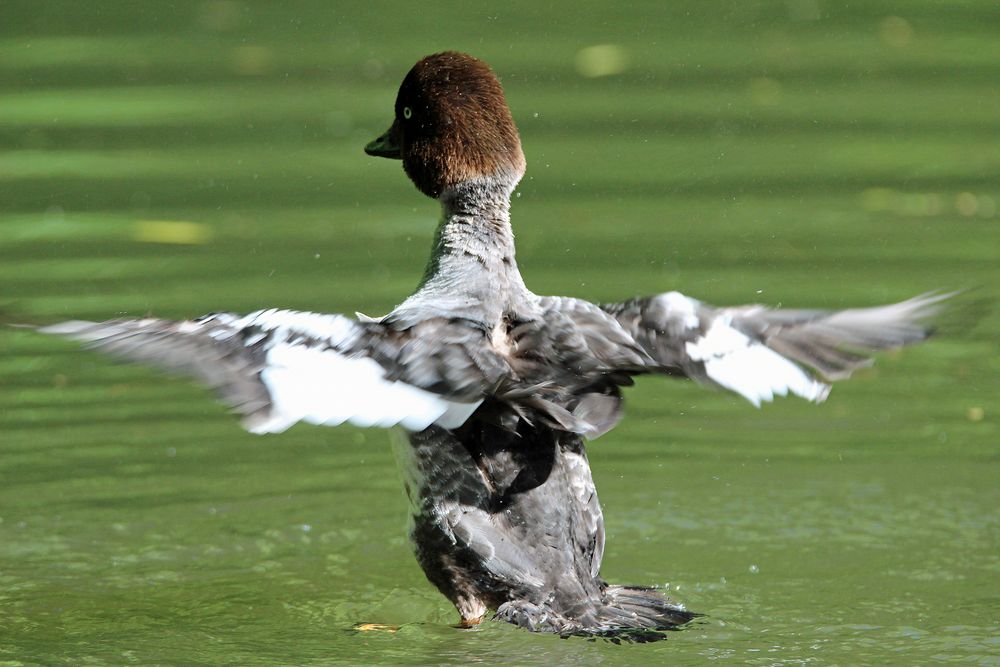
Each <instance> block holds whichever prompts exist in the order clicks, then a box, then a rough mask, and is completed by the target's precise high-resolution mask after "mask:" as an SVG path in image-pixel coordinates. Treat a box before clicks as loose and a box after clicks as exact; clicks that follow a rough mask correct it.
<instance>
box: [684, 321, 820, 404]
mask: <svg viewBox="0 0 1000 667" xmlns="http://www.w3.org/2000/svg"><path fill="white" fill-rule="evenodd" d="M685 350H686V351H687V353H688V355H689V356H690V357H691V359H693V360H695V361H701V362H702V363H703V364H704V366H705V373H706V374H707V375H708V377H709V378H710V379H712V380H713V381H715V382H716V383H718V384H719V385H720V386H722V387H724V388H726V389H729V390H730V391H734V392H736V393H737V394H739V395H740V396H742V397H743V398H745V399H747V400H748V401H750V402H751V403H753V404H754V405H755V406H757V407H760V403H761V401H772V400H774V397H775V395H777V396H785V395H787V394H788V392H792V393H793V394H795V395H796V396H801V397H802V398H805V399H807V400H810V401H815V402H817V403H818V402H820V401H822V400H824V399H825V398H826V396H827V394H828V393H829V392H830V386H829V385H826V384H824V383H822V382H819V381H818V380H816V379H814V378H812V377H810V376H809V375H808V374H807V373H806V372H805V371H804V370H802V369H801V368H799V367H798V366H797V365H796V364H795V363H794V362H792V361H789V360H788V359H786V358H784V357H783V356H781V355H780V354H778V353H777V352H775V351H774V350H771V349H770V348H768V347H767V346H766V345H764V344H763V343H760V342H757V341H755V340H751V339H750V338H748V337H747V336H746V335H744V334H743V333H741V332H740V331H738V330H737V329H735V328H733V327H732V326H731V320H730V318H729V316H728V315H719V316H718V317H716V318H715V320H713V321H712V324H711V325H710V326H709V328H708V330H707V331H706V332H705V335H704V336H702V337H701V338H699V339H698V340H694V341H690V342H688V343H686V344H685Z"/></svg>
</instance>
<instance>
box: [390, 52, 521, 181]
mask: <svg viewBox="0 0 1000 667" xmlns="http://www.w3.org/2000/svg"><path fill="white" fill-rule="evenodd" d="M394 124H395V125H396V126H397V130H398V133H399V139H400V145H401V148H402V156H403V168H404V169H405V170H406V174H407V175H408V176H409V177H410V179H411V180H412V181H413V182H414V184H416V186H417V188H418V189H419V190H420V191H421V192H423V193H424V194H425V195H427V196H429V197H435V198H437V197H439V196H440V195H441V193H442V191H444V190H445V189H446V188H449V187H451V186H454V185H456V184H458V183H462V182H465V181H469V180H474V179H477V178H490V179H493V180H496V181H500V182H502V183H504V184H507V185H508V186H509V187H510V188H513V187H514V185H516V184H517V182H518V181H519V180H520V179H521V176H522V175H523V174H524V153H523V152H522V151H521V139H520V137H519V136H518V133H517V127H516V126H515V125H514V119H513V117H512V116H511V113H510V109H508V108H507V102H506V100H505V99H504V94H503V88H502V87H501V86H500V82H499V81H498V80H497V78H496V76H495V75H494V74H493V71H492V70H490V68H489V66H488V65H487V64H486V63H484V62H483V61H481V60H477V59H476V58H473V57H472V56H469V55H466V54H464V53H457V52H455V51H446V52H444V53H436V54H434V55H431V56H427V57H426V58H424V59H423V60H421V61H420V62H418V63H417V64H416V65H414V66H413V68H412V69H411V70H410V72H409V73H408V74H407V75H406V78H405V79H404V80H403V83H402V85H401V86H400V87H399V94H398V96H397V98H396V118H395V123H394Z"/></svg>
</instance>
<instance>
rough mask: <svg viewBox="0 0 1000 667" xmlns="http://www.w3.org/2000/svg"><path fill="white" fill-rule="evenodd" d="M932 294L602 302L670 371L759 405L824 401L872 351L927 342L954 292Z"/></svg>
mask: <svg viewBox="0 0 1000 667" xmlns="http://www.w3.org/2000/svg"><path fill="white" fill-rule="evenodd" d="M951 296H952V294H947V293H930V294H924V295H921V296H918V297H915V298H912V299H909V300H907V301H902V302H900V303H895V304H890V305H886V306H877V307H873V308H852V309H848V310H841V311H824V310H775V309H771V308H767V307H765V306H759V305H751V306H739V307H733V308H716V307H713V306H710V305H707V304H704V303H701V302H699V301H697V300H695V299H691V298H689V297H686V296H684V295H682V294H679V293H677V292H667V293H664V294H659V295H657V296H653V297H649V298H642V299H633V300H631V301H626V302H624V303H617V304H607V305H604V306H602V308H604V309H605V310H606V311H607V312H608V313H609V314H611V315H613V316H614V317H615V318H616V319H617V320H618V321H619V322H620V323H621V325H622V327H623V328H624V329H625V330H626V331H628V332H629V333H630V334H631V335H632V336H633V337H634V338H635V340H636V341H637V342H638V343H639V344H640V345H641V346H642V347H643V348H644V349H645V350H646V352H647V353H649V355H650V356H651V357H652V358H653V359H655V361H656V363H657V364H659V365H660V368H659V370H660V371H661V372H666V373H674V374H679V375H684V376H687V377H690V378H693V379H696V380H699V381H702V382H707V383H709V384H715V385H719V386H722V387H724V388H726V389H730V390H732V391H735V392H737V393H739V394H741V395H743V396H744V397H746V398H747V399H748V400H750V401H751V402H753V403H755V404H759V402H760V401H761V400H771V399H772V398H773V396H774V395H775V394H782V395H783V394H785V393H787V392H791V393H794V394H797V395H799V396H803V397H805V398H808V399H810V400H816V401H819V400H823V399H824V398H825V397H826V393H827V391H828V387H826V385H823V384H822V383H820V382H818V381H816V380H815V379H814V378H813V377H811V376H810V374H809V373H807V372H806V371H805V370H804V369H803V368H802V367H803V366H805V367H807V368H809V369H811V370H812V371H814V372H815V373H816V374H817V375H819V376H821V377H823V378H825V379H826V380H840V379H844V378H847V377H849V376H850V374H851V373H852V372H853V371H854V370H856V369H858V368H861V367H864V366H868V365H870V364H871V363H872V359H871V357H872V355H874V354H875V353H876V352H879V351H881V350H888V349H893V348H897V347H901V346H904V345H909V344H912V343H916V342H919V341H921V340H923V339H925V338H926V337H927V336H928V335H930V333H931V327H930V325H929V321H930V320H931V319H932V318H933V317H934V316H935V315H936V314H937V313H938V312H939V311H940V310H941V309H942V307H943V302H944V301H945V300H946V299H948V298H949V297H951Z"/></svg>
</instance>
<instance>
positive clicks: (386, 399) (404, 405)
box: [41, 310, 502, 433]
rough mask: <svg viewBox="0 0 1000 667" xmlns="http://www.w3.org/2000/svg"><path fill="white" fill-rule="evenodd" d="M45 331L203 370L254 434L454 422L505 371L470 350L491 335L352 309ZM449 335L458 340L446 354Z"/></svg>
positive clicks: (192, 371)
mask: <svg viewBox="0 0 1000 667" xmlns="http://www.w3.org/2000/svg"><path fill="white" fill-rule="evenodd" d="M41 331H42V332H44V333H49V334H58V335H62V336H66V337H68V338H72V339H74V340H78V341H81V342H84V343H86V344H87V345H88V347H92V348H94V349H98V350H101V351H103V352H107V353H109V354H112V355H114V356H117V357H121V358H123V359H127V360H129V361H137V362H142V363H149V364H152V365H154V366H159V367H161V368H164V369H167V370H170V371H173V372H177V373H181V374H184V375H189V376H191V377H194V378H196V379H197V380H200V381H201V382H203V383H205V384H207V385H208V386H209V387H211V388H213V389H214V390H215V391H216V392H217V393H218V394H219V396H220V397H221V398H222V400H223V401H224V402H225V403H227V404H228V405H230V406H231V407H232V408H233V409H234V410H235V411H236V412H238V413H240V414H241V415H243V425H244V427H246V428H247V429H248V430H250V431H253V432H254V433H274V432H280V431H284V430H285V429H287V428H289V427H290V426H291V425H292V424H295V423H296V422H299V421H305V422H309V423H312V424H322V425H328V426H334V425H337V424H342V423H344V422H351V423H352V424H355V425H358V426H382V427H389V426H396V425H400V426H403V427H404V428H406V429H408V430H411V431H418V430H422V429H424V428H427V427H428V426H430V425H431V424H438V425H440V426H443V427H445V428H455V427H457V426H459V425H461V424H462V423H463V422H464V421H465V420H466V419H467V418H468V417H469V416H470V415H471V414H472V413H473V412H474V411H475V409H476V408H477V407H478V405H479V404H480V403H481V402H482V399H483V396H484V393H485V392H486V391H487V390H488V389H489V386H490V385H491V383H495V382H496V376H498V375H499V374H502V368H501V367H500V366H499V365H498V364H497V363H496V362H495V361H494V362H493V363H492V365H490V364H489V363H485V362H483V360H482V359H479V358H477V356H476V354H475V353H474V352H469V350H470V349H474V348H475V347H476V346H475V344H474V343H475V342H476V339H477V337H479V338H481V337H482V335H481V333H479V332H477V331H475V330H469V329H467V328H463V327H459V326H456V325H452V324H449V323H447V322H429V323H426V324H425V325H423V328H421V329H419V330H408V331H402V332H400V331H394V330H391V329H389V328H387V327H385V326H383V325H381V324H377V323H364V322H356V321H354V320H352V319H350V318H347V317H344V316H342V315H320V314H315V313H305V312H296V311H287V310H262V311H257V312H254V313H251V314H249V315H246V316H239V315H233V314H229V313H217V314H212V315H206V316H205V317H202V318H200V319H198V320H192V321H182V322H174V321H169V320H161V319H151V318H150V319H123V320H111V321H108V322H81V321H70V322H63V323H60V324H56V325H53V326H49V327H44V328H42V329H41ZM442 341H445V342H442ZM449 341H450V342H451V343H456V344H457V347H456V348H455V349H451V350H447V351H443V350H441V349H440V346H441V345H445V344H447V343H448V342H449ZM463 342H464V343H465V345H464V346H463V345H462V343H463ZM487 361H490V360H487ZM477 362H478V363H477Z"/></svg>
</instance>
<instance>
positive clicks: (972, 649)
mask: <svg viewBox="0 0 1000 667" xmlns="http://www.w3.org/2000/svg"><path fill="white" fill-rule="evenodd" d="M840 4H845V3H828V2H818V1H816V2H813V1H812V0H789V1H788V2H743V1H739V2H736V1H734V2H727V3H720V2H708V3H706V2H675V3H670V5H669V9H664V8H663V7H661V3H639V4H635V5H625V6H619V5H614V6H612V5H611V4H610V3H609V4H607V5H605V4H603V3H590V4H588V3H582V4H581V3H572V4H566V5H562V6H558V5H550V4H547V3H539V2H533V3H513V4H511V3H505V4H504V5H503V6H500V7H498V8H497V9H493V10H490V11H487V10H485V9H482V8H478V7H473V6H471V5H467V4H466V3H453V4H451V5H446V4H441V3H434V4H433V6H427V4H426V3H395V4H373V5H371V6H368V5H367V4H366V5H362V3H356V4H347V3H324V2H313V3H307V2H298V3H281V4H279V3H240V2H225V1H215V2H172V3H169V4H168V3H125V2H121V3H117V2H97V3H69V2H46V3H27V2H4V3H3V4H0V148H2V152H0V301H2V302H3V303H2V308H3V310H4V311H6V312H7V313H8V315H7V316H6V317H7V319H11V318H13V319H15V320H16V319H18V318H28V319H32V320H35V321H51V320H55V319H63V318H107V317H113V316H117V315H121V314H128V315H142V314H145V313H148V312H152V313H155V314H157V315H161V316H167V317H183V316H190V315H197V314H201V313H203V312H208V311H212V310H233V311H249V310H253V309H257V308H260V307H265V306H274V305H280V306H285V307H291V308H300V309H310V310H320V311H327V312H346V313H353V312H354V311H356V310H361V311H364V312H367V313H369V314H381V313H383V312H385V311H387V310H388V309H390V308H391V307H392V306H393V305H394V304H395V303H397V302H398V301H400V300H401V299H402V298H403V297H404V296H405V295H406V294H408V291H409V290H410V289H412V287H413V286H414V285H415V283H416V281H417V279H418V277H419V276H420V274H421V271H422V268H423V261H424V258H425V257H426V254H427V252H428V249H429V245H430V235H431V231H432V229H433V226H434V224H435V220H436V216H437V210H436V209H435V205H434V203H433V202H430V201H429V200H426V199H424V198H422V197H421V196H420V195H419V194H417V193H416V191H415V190H414V189H413V188H412V186H410V185H409V183H408V182H407V181H406V180H405V178H404V177H403V174H402V173H401V170H400V168H399V164H398V163H393V162H390V161H386V160H375V159H371V158H367V157H366V156H364V155H363V153H362V151H361V147H362V146H363V145H364V143H365V142H366V141H368V140H370V139H371V138H373V137H374V136H375V135H376V134H378V133H379V132H381V131H382V130H384V129H385V127H386V126H387V124H388V122H389V116H390V112H391V104H392V101H393V99H394V96H395V89H396V86H397V84H398V80H399V79H400V78H401V76H402V75H403V73H405V71H406V69H407V68H408V67H409V66H410V65H411V64H412V63H413V62H414V61H415V60H416V59H417V58H418V57H420V56H422V55H424V54H427V53H430V52H433V51H436V50H441V49H444V48H456V49H461V50H467V51H470V52H472V53H474V54H476V55H479V56H480V57H483V58H485V59H487V60H488V61H489V62H491V63H492V64H493V65H494V67H495V69H496V70H497V71H498V72H499V73H500V75H501V78H502V80H503V82H504V84H505V86H506V88H507V93H508V98H509V101H510V103H511V106H512V108H513V110H514V114H515V117H516V118H517V120H518V122H519V126H520V128H521V131H522V134H523V139H524V144H525V152H526V154H527V156H528V162H529V170H528V177H527V178H526V179H525V181H524V182H523V183H522V185H521V187H520V189H519V192H518V198H517V199H516V201H515V206H514V210H513V216H514V221H515V229H516V232H517V234H518V241H519V261H520V264H521V267H522V270H523V273H524V275H525V278H526V280H527V281H528V284H529V285H530V286H531V287H532V288H533V289H534V290H535V291H537V292H539V293H543V294H547V293H555V294H572V295H576V296H581V297H585V298H588V299H592V300H614V299H620V298H624V297H628V296H630V295H633V294H643V293H647V294H648V293H655V292H659V291H665V290H668V289H679V290H682V291H684V292H686V293H689V294H692V295H695V296H697V297H700V298H702V299H705V300H708V301H711V302H715V303H744V302H748V301H762V302H767V303H773V304H775V303H780V304H784V305H787V306H822V307H844V306H848V305H871V304H876V303H880V302H885V301H888V300H894V299H901V298H905V297H908V296H911V295H913V294H916V293H920V292H923V291H926V290H930V289H934V288H940V287H944V288H953V287H977V286H978V288H979V289H978V290H977V291H976V293H975V295H976V299H979V300H985V301H990V300H995V299H996V298H997V296H1000V287H998V286H1000V211H998V207H1000V85H998V83H997V82H1000V50H998V49H997V48H996V45H997V43H1000V12H998V10H997V8H996V5H995V3H991V2H986V1H983V2H948V3H943V2H924V1H917V0H908V1H906V2H902V1H900V2H866V3H851V4H850V6H849V8H843V7H840V6H839V5H840ZM834 5H837V6H834ZM817 12H818V15H817ZM602 44H603V45H611V47H610V48H608V47H604V48H602V49H597V50H589V51H587V50H584V49H587V48H588V47H593V46H595V45H602ZM602 72H603V73H608V75H607V76H594V75H595V74H601V73H602ZM978 310H979V311H980V315H979V317H980V319H979V323H978V325H977V326H976V327H975V328H973V329H972V330H971V331H970V330H966V329H967V327H965V326H963V325H962V321H959V322H958V323H957V324H956V325H952V326H951V327H947V328H946V331H945V332H944V334H943V335H942V336H941V337H939V338H938V339H937V340H935V341H933V342H932V343H930V344H928V345H926V346H923V347H920V348H916V349H912V350H908V351H905V352H904V353H902V354H898V355H887V356H883V357H882V358H881V359H880V360H879V363H878V364H877V365H876V366H875V367H874V368H873V369H871V370H870V371H866V372H863V373H859V374H858V375H857V376H856V378H855V379H853V380H851V381H850V382H848V383H846V384H844V385H840V386H837V387H836V389H835V390H834V392H833V394H832V395H831V397H830V399H829V401H828V402H827V403H826V404H825V405H822V406H819V407H817V406H812V405H806V404H803V403H801V402H795V401H780V402H779V403H778V404H776V405H773V406H768V407H766V408H765V409H763V410H760V411H758V410H755V409H753V408H752V407H750V406H749V405H747V404H745V403H743V402H741V401H740V400H738V399H734V398H731V397H729V396H724V395H721V394H715V393H711V392H707V391H705V390H702V389H699V388H697V387H695V386H692V385H689V384H686V383H680V382H676V381H668V380H662V379H651V380H646V381H643V382H641V383H640V384H639V386H638V387H637V388H636V389H635V390H632V391H630V392H629V396H628V398H629V401H630V403H629V409H628V418H627V419H626V420H625V422H623V424H622V425H621V426H620V427H619V428H618V429H616V430H615V431H614V432H612V433H611V434H609V435H607V436H605V437H604V438H602V439H600V440H598V441H596V442H595V443H593V445H592V447H591V448H590V451H591V460H592V463H593V467H594V475H595V477H596V479H597V482H598V486H599V488H600V490H601V497H602V500H603V502H604V505H605V512H606V517H607V523H608V549H607V556H606V560H605V567H604V574H605V576H606V577H607V578H608V579H610V580H612V581H616V582H622V583H642V584H652V583H656V584H663V585H669V586H670V587H671V589H672V591H673V595H674V596H675V597H676V598H677V599H679V600H681V601H683V602H685V603H686V604H687V605H688V606H689V607H690V608H692V609H695V610H698V611H702V612H705V613H706V614H707V616H706V617H705V619H704V620H703V621H702V622H700V623H698V624H697V625H695V626H693V627H691V628H689V629H687V630H685V631H683V632H679V633H676V634H673V635H671V637H670V639H669V641H666V642H661V643H658V644H653V645H641V646H616V645H613V644H609V643H604V642H587V641H584V640H577V639H571V640H560V639H558V638H555V637H549V636H538V635H531V634H529V633H526V632H522V631H519V630H517V629H515V628H512V627H507V626H505V625H500V624H495V623H491V624H487V625H485V626H483V627H482V628H480V629H479V630H476V631H461V630H457V629H454V628H452V627H450V624H451V623H453V622H454V621H455V620H456V618H455V614H454V612H453V610H452V609H451V608H450V605H449V604H448V603H447V602H446V601H445V599H444V598H443V597H441V596H440V595H438V593H437V592H436V591H435V590H434V589H433V588H432V587H431V586H430V585H429V584H428V583H426V581H425V580H424V578H423V575H422V574H421V572H420V570H419V569H418V567H417V565H416V563H415V562H414V560H413V559H412V557H411V555H410V553H409V548H408V546H407V544H406V540H405V538H404V523H405V517H404V515H405V502H404V498H403V494H402V491H401V485H400V483H399V480H398V479H397V474H396V472H395V469H394V465H393V462H392V459H391V454H390V446H389V444H390V443H389V438H390V435H389V434H388V433H386V432H383V431H375V430H372V431H362V430H358V429H353V428H349V427H344V428H338V429H318V428H310V427H296V428H294V429H292V430H291V431H290V432H288V433H286V434H284V435H281V436H274V437H255V436H252V435H249V434H246V433H244V432H242V431H241V430H240V429H239V427H238V426H237V425H236V424H235V423H234V420H233V419H231V418H230V417H229V416H228V415H226V413H225V411H224V409H222V408H221V407H219V406H217V405H216V404H215V403H213V402H212V401H211V400H210V399H209V397H208V395H207V393H206V392H204V391H202V390H201V389H199V388H197V387H195V386H193V385H191V384H189V383H187V382H184V381H182V380H176V379H170V378H165V377H163V376H161V375H158V374H156V373H154V372H151V371H148V370H145V369H141V368H134V367H129V366H120V365H116V364H114V363H111V362H109V361H107V360H106V359H103V358H100V357H98V356H96V355H93V354H90V353H86V352H82V351H79V350H78V349H77V348H76V347H75V346H73V345H72V344H69V343H65V342H62V341H58V340H51V339H49V338H46V337H41V336H38V335H34V334H31V333H28V332H24V331H18V330H11V329H4V330H0V350H2V353H0V405H2V406H3V409H2V411H0V664H2V665H21V664H24V665H33V664H43V665H52V664H73V665H78V664H95V665H96V664H100V665H104V664H206V665H222V664H232V665H248V664H260V665H272V664H288V665H310V664H337V663H340V664H412V665H420V664H467V663H478V664H544V665H556V664H568V663H578V664H621V665H637V664H661V663H662V664H673V665H687V664H691V665H700V664H707V663H720V664H738V665H778V664H790V665H801V664H820V665H834V664H838V665H887V664H897V665H918V664H945V663H956V664H974V665H998V664H1000V511H998V507H1000V483H998V481H1000V456H998V455H1000V442H998V439H1000V434H998V428H997V423H998V421H997V419H998V415H1000V404H998V396H1000V379H998V377H1000V376H998V372H1000V354H998V352H1000V350H998V337H997V331H998V329H1000V317H998V315H997V313H996V311H995V309H994V310H989V308H986V309H983V308H979V309H978ZM984 310H985V312H983V311H984ZM361 621H371V622H378V623H385V624H393V625H399V626H401V627H400V629H399V631H398V632H396V633H394V634H393V633H388V632H368V633H357V632H353V631H352V630H351V627H352V626H353V625H354V624H355V623H358V622H361Z"/></svg>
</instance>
